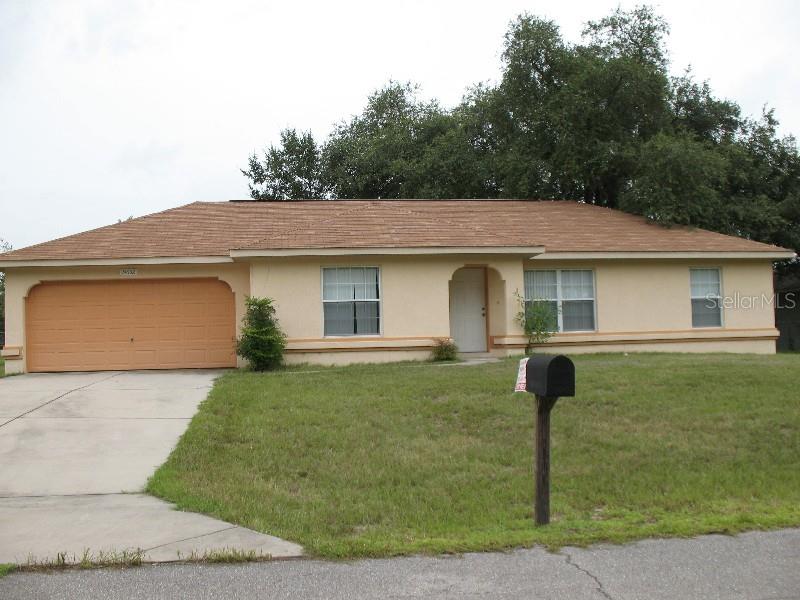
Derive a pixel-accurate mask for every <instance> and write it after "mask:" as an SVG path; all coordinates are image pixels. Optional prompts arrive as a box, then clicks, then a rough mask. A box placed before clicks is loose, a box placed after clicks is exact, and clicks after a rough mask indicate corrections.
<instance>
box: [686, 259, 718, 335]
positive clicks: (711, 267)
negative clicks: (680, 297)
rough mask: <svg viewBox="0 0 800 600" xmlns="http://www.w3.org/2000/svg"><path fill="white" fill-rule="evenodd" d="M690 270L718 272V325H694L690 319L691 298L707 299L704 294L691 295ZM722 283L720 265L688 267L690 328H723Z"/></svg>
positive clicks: (690, 316)
mask: <svg viewBox="0 0 800 600" xmlns="http://www.w3.org/2000/svg"><path fill="white" fill-rule="evenodd" d="M692 271H716V272H717V273H718V274H719V296H718V297H717V300H718V301H719V325H695V324H694V320H693V319H692V300H707V299H708V295H706V296H694V295H692ZM724 289H725V288H724V284H723V281H722V267H718V266H709V267H689V319H690V321H691V325H692V329H723V328H724V327H725V304H724V302H723V301H722V299H723V298H724V297H725V293H724V292H723V290H724Z"/></svg>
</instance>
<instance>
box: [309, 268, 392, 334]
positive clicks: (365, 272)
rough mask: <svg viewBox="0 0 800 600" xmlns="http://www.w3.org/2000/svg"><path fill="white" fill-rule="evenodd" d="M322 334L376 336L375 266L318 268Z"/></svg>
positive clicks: (378, 325)
mask: <svg viewBox="0 0 800 600" xmlns="http://www.w3.org/2000/svg"><path fill="white" fill-rule="evenodd" d="M322 310H323V314H324V321H325V327H324V329H325V335H380V332H381V323H380V321H381V306H380V273H379V270H378V267H332V268H327V267H326V268H323V269H322Z"/></svg>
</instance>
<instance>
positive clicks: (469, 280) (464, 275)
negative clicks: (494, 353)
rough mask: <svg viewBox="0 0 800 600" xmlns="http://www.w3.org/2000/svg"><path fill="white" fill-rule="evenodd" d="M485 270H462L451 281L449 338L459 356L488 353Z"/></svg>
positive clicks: (468, 268) (477, 268) (471, 268)
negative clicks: (451, 339) (464, 353)
mask: <svg viewBox="0 0 800 600" xmlns="http://www.w3.org/2000/svg"><path fill="white" fill-rule="evenodd" d="M486 275H487V274H486V268H485V267H462V268H461V269H458V270H457V271H456V272H455V273H453V278H452V279H451V280H450V337H452V338H453V341H455V343H456V345H457V346H458V349H459V351H460V352H486V351H487V349H488V337H489V336H488V327H487V323H488V314H487V312H488V290H487V285H486Z"/></svg>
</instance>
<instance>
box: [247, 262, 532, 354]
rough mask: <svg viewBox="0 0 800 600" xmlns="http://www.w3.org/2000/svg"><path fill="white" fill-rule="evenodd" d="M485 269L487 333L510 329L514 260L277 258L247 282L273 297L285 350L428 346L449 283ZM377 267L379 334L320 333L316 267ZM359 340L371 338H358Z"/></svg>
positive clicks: (442, 329) (443, 331) (517, 278)
mask: <svg viewBox="0 0 800 600" xmlns="http://www.w3.org/2000/svg"><path fill="white" fill-rule="evenodd" d="M487 265H488V266H490V267H491V268H490V269H489V271H488V273H489V277H488V295H489V304H490V306H489V311H488V312H489V327H490V330H489V331H490V335H495V334H497V335H505V334H507V333H510V332H512V331H515V329H513V328H510V327H513V325H512V324H510V323H509V322H508V318H507V314H508V313H509V312H510V310H511V306H512V304H511V303H512V301H513V299H511V300H509V298H508V297H507V296H506V294H505V293H504V291H505V288H506V287H507V286H508V285H515V286H517V287H520V288H521V286H522V277H523V275H522V270H521V259H519V258H517V259H513V260H512V259H501V260H495V259H492V260H488V259H486V260H476V259H475V258H474V257H468V256H461V257H459V256H412V257H400V256H359V257H346V258H345V257H330V258H319V257H315V258H300V257H297V258H280V259H272V260H266V259H265V260H257V261H253V263H252V264H251V275H250V287H251V290H252V293H253V294H254V295H256V296H268V297H270V298H273V299H274V300H275V304H276V307H277V310H278V317H279V319H280V322H281V326H282V327H283V329H284V330H285V331H286V333H287V335H288V337H289V348H290V349H291V350H300V349H305V350H312V349H324V348H334V347H341V346H342V345H343V344H345V345H348V346H350V347H357V346H364V345H365V344H368V345H370V346H375V347H380V346H391V347H394V348H405V347H416V348H419V347H429V346H430V345H432V343H433V340H434V339H435V338H446V337H449V336H450V296H449V294H450V292H449V282H450V280H451V279H452V277H453V273H454V272H455V271H456V270H457V269H460V268H462V267H465V266H472V267H474V266H479V267H484V266H487ZM326 266H370V267H379V268H380V284H381V297H382V299H381V314H382V317H383V318H382V330H383V331H382V336H380V338H378V339H376V338H363V337H359V338H346V337H345V338H342V337H339V338H325V337H324V335H323V332H324V330H323V313H322V300H321V299H322V274H321V269H322V267H326ZM365 340H371V341H368V342H365Z"/></svg>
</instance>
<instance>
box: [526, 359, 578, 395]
mask: <svg viewBox="0 0 800 600" xmlns="http://www.w3.org/2000/svg"><path fill="white" fill-rule="evenodd" d="M525 387H526V388H527V390H528V391H529V392H530V393H531V394H536V395H537V396H542V397H546V398H559V397H564V396H574V395H575V365H574V364H573V363H572V361H571V360H570V359H568V358H567V357H566V356H561V355H560V354H559V355H557V356H543V355H539V356H532V357H530V358H529V359H528V364H527V367H526V370H525Z"/></svg>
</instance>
